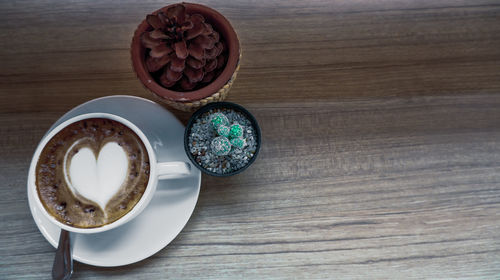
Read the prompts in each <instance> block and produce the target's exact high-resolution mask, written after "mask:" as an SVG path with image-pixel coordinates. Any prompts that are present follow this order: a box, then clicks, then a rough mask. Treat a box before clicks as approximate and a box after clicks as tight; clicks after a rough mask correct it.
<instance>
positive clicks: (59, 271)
mask: <svg viewBox="0 0 500 280" xmlns="http://www.w3.org/2000/svg"><path fill="white" fill-rule="evenodd" d="M71 274H73V256H72V255H71V244H70V239H69V232H68V231H66V230H64V229H61V234H60V235H59V245H58V246H57V250H56V256H55V258H54V264H53V266H52V279H54V280H67V279H69V278H71Z"/></svg>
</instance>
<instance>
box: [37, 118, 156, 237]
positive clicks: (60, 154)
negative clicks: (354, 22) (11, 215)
mask: <svg viewBox="0 0 500 280" xmlns="http://www.w3.org/2000/svg"><path fill="white" fill-rule="evenodd" d="M76 142H78V143H76ZM108 142H116V143H118V145H120V146H121V147H122V148H123V150H124V151H125V153H126V154H127V158H128V160H129V162H128V170H127V174H128V175H127V177H126V179H125V181H124V183H123V184H122V186H121V188H120V190H119V191H118V192H117V193H116V194H115V195H114V196H113V197H112V198H111V199H110V201H109V202H108V203H107V205H106V207H105V209H102V208H101V207H100V206H99V204H97V203H96V202H93V201H90V200H88V199H86V198H85V197H83V196H81V195H79V194H78V193H73V191H72V190H71V188H70V186H68V182H67V181H66V179H65V169H66V170H69V164H70V162H71V158H72V157H73V156H74V155H75V154H76V153H77V152H78V150H79V149H81V148H84V147H86V148H90V149H91V150H92V151H93V152H94V153H95V155H96V158H97V155H98V154H99V151H100V150H101V148H102V147H103V146H104V145H105V144H106V143H108ZM75 143H76V144H75ZM69 149H71V150H70V151H69V153H68V157H67V160H66V166H64V157H65V155H66V154H67V152H68V150H69ZM149 171H150V165H149V157H148V153H147V150H146V147H145V146H144V144H143V142H142V141H141V139H140V138H139V136H138V135H137V134H136V133H135V132H134V131H133V130H131V129H130V128H128V127H127V126H125V125H123V124H122V123H120V122H117V121H114V120H110V119H106V118H91V119H84V120H81V121H77V122H75V123H73V124H70V125H68V126H67V127H65V128H63V129H62V130H61V131H59V132H58V133H57V134H56V135H55V136H54V137H52V138H51V139H50V140H49V142H48V143H47V145H45V147H44V148H43V150H42V152H41V154H40V158H39V159H38V162H37V166H36V171H35V172H36V187H37V193H38V196H39V197H40V200H41V201H42V204H43V206H44V207H45V209H46V210H47V211H48V212H49V213H50V214H51V215H52V216H54V217H55V218H56V219H57V220H58V221H60V222H62V223H64V224H67V225H70V226H73V227H79V228H93V227H100V226H103V225H106V224H109V223H112V222H114V221H116V220H118V219H119V218H121V217H122V216H124V215H125V214H127V213H128V212H129V211H130V210H131V209H132V208H134V206H135V205H136V204H137V202H138V201H139V200H140V199H141V197H142V195H143V194H144V191H145V190H146V186H147V184H148V181H149Z"/></svg>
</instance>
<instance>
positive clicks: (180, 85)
mask: <svg viewBox="0 0 500 280" xmlns="http://www.w3.org/2000/svg"><path fill="white" fill-rule="evenodd" d="M146 21H147V22H148V23H149V25H150V26H151V28H152V31H148V32H144V33H143V34H142V36H141V42H142V45H143V46H144V47H145V48H147V49H150V51H149V52H148V53H147V54H146V67H147V69H148V71H149V72H150V73H152V74H153V76H154V77H155V78H157V80H159V82H160V83H161V84H162V85H163V86H164V87H166V88H170V89H174V90H185V91H188V90H193V89H195V88H196V87H198V88H199V87H202V86H204V85H206V84H208V83H210V82H211V81H213V80H214V79H215V78H216V77H217V76H218V75H219V74H220V72H221V71H222V69H224V66H225V64H226V57H227V54H226V52H225V50H226V47H225V44H224V41H223V40H222V38H221V36H220V35H219V33H218V32H217V31H215V30H214V29H213V28H212V25H210V24H209V23H207V22H206V21H205V18H204V17H203V16H202V15H200V14H192V15H189V14H186V11H185V7H184V5H182V4H177V5H174V6H172V7H170V8H168V9H167V12H166V14H165V13H164V12H159V13H158V14H157V15H152V14H151V15H148V16H147V17H146Z"/></svg>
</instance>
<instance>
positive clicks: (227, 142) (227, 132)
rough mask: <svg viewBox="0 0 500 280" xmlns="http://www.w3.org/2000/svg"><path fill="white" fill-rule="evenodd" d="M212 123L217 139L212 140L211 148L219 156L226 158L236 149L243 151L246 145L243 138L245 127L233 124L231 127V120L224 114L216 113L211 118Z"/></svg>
mask: <svg viewBox="0 0 500 280" xmlns="http://www.w3.org/2000/svg"><path fill="white" fill-rule="evenodd" d="M210 123H211V124H212V127H213V128H214V129H215V131H216V132H217V135H218V136H217V137H215V138H214V139H212V142H211V145H210V148H211V149H212V151H213V152H214V153H215V154H216V155H218V156H225V155H229V154H230V153H232V152H233V151H234V150H235V149H242V148H243V147H245V145H246V139H245V138H243V126H242V125H240V124H239V123H233V124H231V126H229V120H228V118H227V117H226V116H225V115H224V114H223V113H214V114H212V115H211V116H210Z"/></svg>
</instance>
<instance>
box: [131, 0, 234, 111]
mask: <svg viewBox="0 0 500 280" xmlns="http://www.w3.org/2000/svg"><path fill="white" fill-rule="evenodd" d="M182 4H184V6H185V7H186V12H187V13H189V14H195V13H198V14H201V15H203V16H204V17H205V19H206V20H207V21H208V22H209V23H210V24H212V26H213V27H214V29H215V30H216V31H217V32H219V34H221V35H222V37H223V38H224V40H225V41H226V44H227V47H228V49H229V52H228V59H227V63H226V66H225V67H224V70H223V71H222V73H221V74H220V75H219V76H218V77H217V78H216V79H215V80H213V81H212V82H211V83H210V84H208V85H206V86H205V87H202V88H200V89H197V90H193V91H183V92H181V91H173V90H170V89H167V88H165V87H163V86H162V85H161V84H159V83H157V82H156V81H155V79H154V78H153V77H152V76H151V74H150V73H149V72H148V70H147V69H146V64H145V57H146V48H145V47H144V46H143V45H142V43H141V40H140V36H141V34H142V33H143V32H145V31H149V30H152V29H151V27H150V26H149V24H148V23H147V22H146V20H145V19H144V20H143V21H142V22H141V24H139V26H138V27H137V29H136V31H135V33H134V37H133V39H132V45H131V56H132V65H133V68H134V71H135V73H136V74H137V77H138V78H139V80H140V81H141V82H142V84H143V85H144V86H145V87H146V88H147V89H149V90H150V91H151V92H152V93H153V94H154V95H155V96H156V97H157V99H158V100H160V101H161V102H163V103H166V104H167V105H170V106H172V107H174V108H176V109H179V110H183V111H194V110H196V109H197V108H198V107H201V106H203V105H206V104H207V103H210V102H215V101H222V100H224V98H225V97H226V96H227V94H228V92H229V89H230V88H231V85H232V83H233V81H234V79H235V78H236V74H237V72H238V69H239V61H240V44H239V40H238V36H237V35H236V32H235V31H234V29H233V27H232V26H231V24H230V23H229V21H228V20H227V19H226V18H225V17H224V16H223V15H221V14H220V13H219V12H217V11H215V10H213V9H211V8H209V7H207V6H203V5H200V4H193V3H182ZM173 5H176V4H172V5H169V6H166V7H163V8H161V9H159V10H157V11H155V12H153V14H157V13H158V12H160V11H165V12H166V10H167V9H168V8H169V7H171V6H173Z"/></svg>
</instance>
